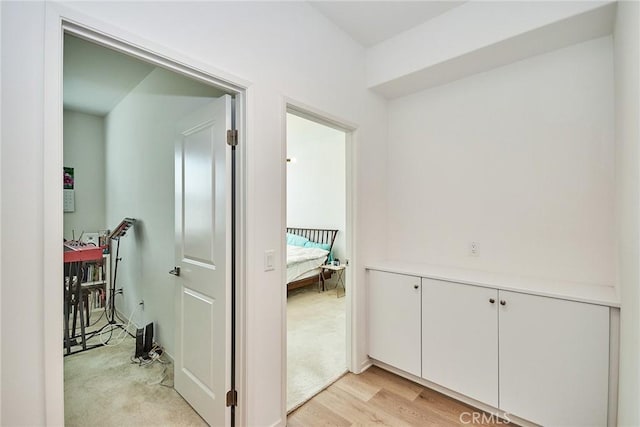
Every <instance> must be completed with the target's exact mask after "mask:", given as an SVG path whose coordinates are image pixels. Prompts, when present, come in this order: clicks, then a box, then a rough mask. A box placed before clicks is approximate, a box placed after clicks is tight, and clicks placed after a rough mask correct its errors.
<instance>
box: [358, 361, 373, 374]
mask: <svg viewBox="0 0 640 427" xmlns="http://www.w3.org/2000/svg"><path fill="white" fill-rule="evenodd" d="M372 366H373V361H372V360H371V359H366V360H364V361H362V363H360V366H359V367H358V368H357V370H355V371H354V372H353V373H354V374H361V373H363V372H364V371H366V370H367V369H369V368H370V367H372Z"/></svg>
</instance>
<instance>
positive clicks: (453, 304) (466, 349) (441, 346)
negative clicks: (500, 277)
mask: <svg viewBox="0 0 640 427" xmlns="http://www.w3.org/2000/svg"><path fill="white" fill-rule="evenodd" d="M497 299H498V291H497V290H495V289H489V288H482V287H478V286H470V285H462V284H458V283H451V282H443V281H440V280H432V279H422V377H423V378H424V379H426V380H429V381H432V382H434V383H436V384H439V385H441V386H443V387H446V388H449V389H451V390H455V391H457V392H459V393H462V394H464V395H466V396H469V397H471V398H473V399H476V400H479V401H481V402H484V403H487V404H489V405H491V406H496V407H497V406H498V309H497V305H498V301H497Z"/></svg>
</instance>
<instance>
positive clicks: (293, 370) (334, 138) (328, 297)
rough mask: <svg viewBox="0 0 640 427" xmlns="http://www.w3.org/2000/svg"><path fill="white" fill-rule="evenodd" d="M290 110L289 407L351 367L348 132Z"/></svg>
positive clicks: (288, 181)
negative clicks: (348, 319)
mask: <svg viewBox="0 0 640 427" xmlns="http://www.w3.org/2000/svg"><path fill="white" fill-rule="evenodd" d="M304 116H305V117H303V115H298V114H296V113H295V112H292V111H288V112H287V122H286V123H287V126H286V129H287V151H286V152H287V159H286V161H287V166H286V168H287V236H286V239H287V275H286V277H287V278H286V280H287V284H286V286H287V307H286V313H287V369H286V375H287V411H288V412H290V411H292V410H294V409H295V408H297V407H298V406H300V405H301V404H303V403H304V402H306V401H307V400H309V399H310V398H311V397H313V396H314V395H315V394H317V393H318V392H320V391H321V390H323V389H324V388H326V387H327V386H328V385H329V384H331V383H332V382H334V381H335V380H337V379H338V378H340V377H341V376H342V375H343V374H344V373H345V372H347V316H346V313H347V299H348V298H347V297H346V295H347V293H349V291H348V289H349V283H348V281H347V280H346V278H347V274H346V272H347V269H348V259H349V252H348V241H349V239H348V236H349V234H348V230H347V225H348V220H347V210H348V204H347V157H348V156H347V133H346V132H345V131H344V130H341V129H338V128H335V127H332V126H331V127H330V126H327V125H325V124H322V123H319V122H317V121H314V120H312V119H310V117H309V116H307V115H304Z"/></svg>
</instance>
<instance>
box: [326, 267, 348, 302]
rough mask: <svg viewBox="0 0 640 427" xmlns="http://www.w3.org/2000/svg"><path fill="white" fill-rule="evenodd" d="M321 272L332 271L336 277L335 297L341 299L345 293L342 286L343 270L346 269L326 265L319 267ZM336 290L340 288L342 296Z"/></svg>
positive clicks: (345, 290)
mask: <svg viewBox="0 0 640 427" xmlns="http://www.w3.org/2000/svg"><path fill="white" fill-rule="evenodd" d="M321 267H322V269H323V270H331V271H334V272H335V273H336V274H337V275H338V277H336V297H338V298H340V297H341V296H342V297H343V296H344V295H345V293H346V292H347V289H346V288H345V284H344V270H345V269H346V268H347V267H346V266H345V265H331V264H326V265H323V266H321ZM338 288H342V295H340V293H339V292H338Z"/></svg>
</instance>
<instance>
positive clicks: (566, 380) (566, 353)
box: [499, 291, 609, 426]
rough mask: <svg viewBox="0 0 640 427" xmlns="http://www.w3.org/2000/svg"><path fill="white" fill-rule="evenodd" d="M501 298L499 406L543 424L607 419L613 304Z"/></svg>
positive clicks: (514, 295)
mask: <svg viewBox="0 0 640 427" xmlns="http://www.w3.org/2000/svg"><path fill="white" fill-rule="evenodd" d="M499 298H500V302H501V305H500V306H499V307H500V309H499V318H500V408H501V409H503V410H505V411H507V412H508V413H511V414H514V415H516V416H519V417H522V418H525V419H527V420H529V421H533V422H534V423H537V424H542V425H549V426H558V425H564V426H569V425H572V426H605V425H607V399H608V374H609V308H608V307H604V306H598V305H593V304H584V303H578V302H573V301H565V300H559V299H554V298H546V297H539V296H533V295H525V294H519V293H514V292H506V291H500V294H499ZM502 302H504V305H502Z"/></svg>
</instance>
